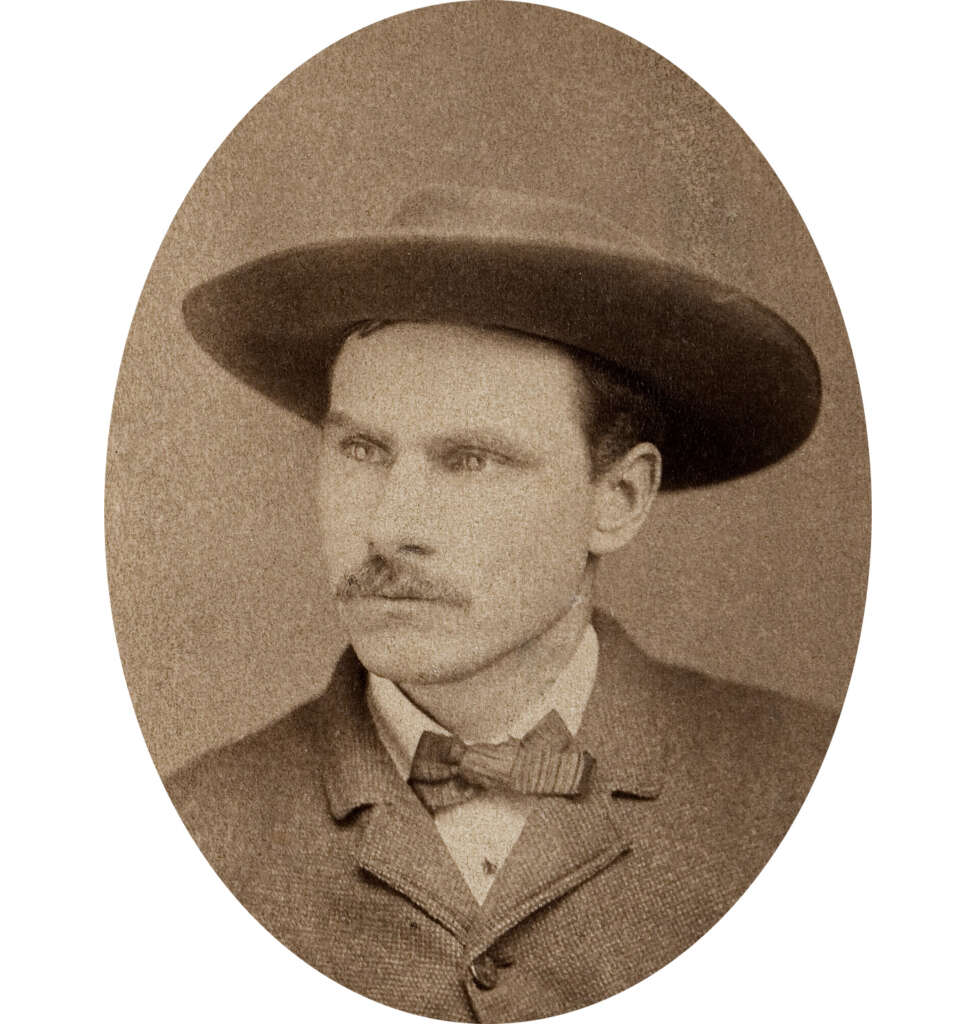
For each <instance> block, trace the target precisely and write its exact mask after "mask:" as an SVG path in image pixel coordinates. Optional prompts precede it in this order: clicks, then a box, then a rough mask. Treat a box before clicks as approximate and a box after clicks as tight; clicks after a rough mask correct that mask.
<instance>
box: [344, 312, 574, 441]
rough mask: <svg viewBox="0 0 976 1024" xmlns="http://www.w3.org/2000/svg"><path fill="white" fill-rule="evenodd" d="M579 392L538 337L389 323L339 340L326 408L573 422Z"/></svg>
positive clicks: (570, 373) (566, 362)
mask: <svg viewBox="0 0 976 1024" xmlns="http://www.w3.org/2000/svg"><path fill="white" fill-rule="evenodd" d="M579 387H580V382H579V377H578V374H577V373H576V370H575V367H574V364H573V361H572V359H571V358H570V356H569V355H568V354H567V353H566V352H565V351H564V350H563V349H562V348H561V347H560V346H558V345H555V344H553V343H551V342H547V341H545V340H543V339H538V338H533V337H531V336H529V335H524V334H520V333H518V332H516V331H510V330H506V329H504V328H496V327H480V326H473V325H467V324H451V323H442V322H431V323H419V322H394V323H388V324H382V325H379V326H370V327H368V328H366V329H365V330H363V331H356V332H354V333H353V334H351V335H350V336H349V338H348V339H347V340H346V341H345V343H344V344H343V346H342V349H341V351H340V353H339V355H338V357H337V358H336V362H335V367H334V369H333V374H332V386H331V403H332V404H333V405H341V406H342V408H343V410H344V411H346V412H352V413H355V412H357V411H361V410H365V409H371V410H376V409H382V408H385V407H389V408H396V409H398V410H402V409H404V408H406V407H411V406H419V407H421V408H425V409H426V410H427V411H428V412H429V414H430V415H431V416H432V417H440V416H446V415H455V416H466V417H470V418H472V419H475V420H477V419H481V418H487V419H494V418H496V417H497V416H498V415H512V414H513V412H514V411H516V410H520V411H522V412H524V413H526V414H531V413H532V412H533V410H534V411H536V412H537V413H538V414H540V415H543V416H545V415H547V416H550V417H552V416H561V415H562V416H565V417H566V418H567V419H569V420H570V421H573V422H575V421H576V420H577V419H578V409H579ZM528 418H531V415H529V416H528Z"/></svg>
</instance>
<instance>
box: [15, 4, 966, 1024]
mask: <svg viewBox="0 0 976 1024" xmlns="http://www.w3.org/2000/svg"><path fill="white" fill-rule="evenodd" d="M404 6H405V5H404V4H403V3H402V0H401V2H400V3H391V2H379V0H359V2H358V3H355V4H341V5H338V10H333V9H330V5H328V4H326V3H303V2H299V0H275V2H274V3H262V4H249V3H243V2H238V3H230V2H224V0H219V2H218V0H214V2H209V3H208V2H206V0H196V2H195V3H187V2H182V0H175V2H170V3H167V4H165V5H163V4H160V5H149V4H132V3H129V4H123V3H114V4H113V3H97V2H94V3H88V4H69V3H62V4H48V5H34V7H32V8H31V10H30V11H29V12H27V5H20V6H19V9H18V13H16V14H14V15H13V16H11V14H10V13H9V12H8V14H7V17H6V18H5V22H6V27H5V31H4V36H5V38H4V42H3V49H4V60H3V61H2V62H0V63H2V74H3V76H4V82H3V86H4V88H3V104H4V108H5V111H4V117H3V125H4V128H3V134H2V136H0V138H3V140H4V151H5V157H4V160H3V164H2V165H0V173H2V174H3V177H4V190H3V196H4V208H5V213H4V227H5V231H4V241H5V244H4V246H3V251H2V257H0V258H2V260H3V263H4V268H3V275H2V280H3V282H4V297H3V307H2V309H3V321H2V322H3V341H2V346H3V347H2V353H3V356H2V358H3V362H2V364H0V365H2V368H3V378H2V380H3V384H4V395H5V400H4V402H3V403H2V412H3V418H4V438H5V445H4V449H5V457H6V473H5V480H6V487H5V501H4V510H5V513H6V514H5V516H4V524H5V525H4V536H5V540H6V545H5V547H6V562H7V565H8V566H9V568H8V569H7V572H6V573H5V583H6V586H5V588H4V602H5V609H4V615H3V623H4V638H5V641H4V643H5V647H6V650H7V652H8V653H7V657H6V659H5V662H4V664H5V672H4V676H5V678H4V683H5V686H4V694H5V704H6V706H5V714H4V717H3V726H4V728H3V740H2V743H0V758H2V770H0V780H2V782H0V785H2V787H3V807H4V815H3V821H4V823H5V827H4V836H5V839H4V842H3V846H2V848H0V849H2V853H0V856H2V857H3V861H4V864H3V874H2V878H3V882H4V889H5V893H6V895H5V898H4V906H3V911H2V920H3V927H2V932H0V934H2V935H3V937H4V943H5V945H6V946H7V948H6V950H5V952H4V953H3V958H2V960H0V963H2V973H3V977H4V982H3V985H2V989H0V992H2V994H0V1014H2V1015H3V1017H4V1018H5V1019H7V1020H11V1021H18V1022H19V1021H61V1020H66V1019H70V1020H88V1019H93V1020H95V1019H97V1020H99V1021H107V1022H115V1021H133V1020H135V1021H140V1022H155V1021H160V1022H163V1021H166V1022H168V1021H173V1020H180V1021H184V1022H190V1024H193V1022H197V1021H212V1020H234V1019H236V1020H240V1021H269V1020H275V1021H291V1020H299V1019H302V1020H307V1019H310V1020H344V1019H346V1018H347V1017H355V1018H356V1019H357V1020H362V1021H366V1022H372V1021H380V1022H390V1021H393V1020H395V1019H397V1018H401V1017H402V1018H403V1019H406V1018H405V1017H403V1015H401V1014H399V1013H397V1012H395V1011H392V1010H387V1009H384V1008H382V1007H378V1006H376V1005H375V1004H372V1003H369V1002H367V1001H365V1000H363V999H362V998H361V997H358V996H354V995H352V994H350V993H348V992H346V991H345V990H342V989H340V988H339V987H338V986H336V985H334V984H332V983H331V982H329V981H327V980H326V979H324V978H323V977H322V976H321V975H319V974H318V973H317V972H315V971H313V970H312V969H311V968H309V967H307V966H306V965H304V964H303V963H301V962H300V961H299V960H297V959H296V958H295V957H294V956H293V955H292V954H290V953H288V952H287V951H286V950H285V949H284V948H283V947H281V946H280V945H279V944H278V943H277V942H276V941H275V940H274V939H272V938H271V937H270V936H269V935H267V934H266V933H265V932H264V931H263V930H262V929H261V928H260V927H258V926H257V925H256V924H254V922H253V921H252V920H251V919H250V917H249V916H248V915H247V913H246V912H245V911H244V910H243V909H241V907H240V906H239V905H238V904H237V902H236V901H235V900H234V899H233V897H232V896H230V894H229V893H228V892H227V891H226V890H225V889H224V887H223V886H222V885H221V884H219V883H218V882H217V880H216V877H215V876H214V875H213V874H212V873H211V872H210V870H209V868H206V867H205V866H204V864H203V861H202V859H201V858H200V856H199V854H198V853H197V851H196V849H195V848H194V847H193V845H192V843H191V841H190V839H189V837H188V836H187V834H186V833H185V831H184V830H183V829H182V828H181V826H180V823H179V820H178V819H177V817H176V814H175V812H174V811H173V809H172V807H171V806H170V805H169V803H168V801H167V800H166V797H165V794H164V793H163V790H162V786H161V784H160V782H159V780H158V777H157V776H156V773H155V770H154V768H153V766H152V764H151V762H150V760H149V757H148V755H147V754H146V752H145V747H144V745H143V741H142V738H141V735H140V733H139V730H138V727H137V725H136V722H135V718H134V715H133V712H132V709H131V705H130V704H129V701H128V696H127V691H126V689H125V685H124V682H123V679H122V673H121V668H120V665H119V661H118V654H117V650H116V647H115V643H114V636H113V630H112V622H111V614H110V610H109V604H108V592H107V585H106V581H105V569H104V553H103V541H102V507H101V498H102V482H103V472H104V458H105V445H106V441H107V433H108V423H109V415H110V411H111V404H112V394H113V390H114V383H115V375H116V373H117V370H118V363H119V359H120V357H121V354H122V348H123V345H124V341H125V336H126V332H127V330H128V325H129V321H130V319H131V317H132V314H133V311H134V308H135V303H136V301H137V299H138V296H139V292H140V290H141V288H142V285H143V282H144V280H145V277H146V275H147V273H148V270H149V266H150V263H151V261H152V258H153V256H154V254H155V250H156V248H157V246H158V245H159V243H160V241H161V240H162V238H163V235H164V234H165V231H166V229H167V227H168V224H169V221H170V219H171V217H172V216H173V214H174V213H175V211H176V209H177V207H178V206H179V204H180V202H181V201H182V199H183V196H184V194H185V193H186V191H187V190H188V189H189V187H190V185H191V184H192V182H193V180H194V178H195V177H196V175H197V174H198V173H199V171H200V170H201V168H202V167H203V165H204V163H205V162H206V160H207V159H208V158H209V156H210V154H211V153H212V151H213V150H214V149H215V148H216V146H217V145H218V143H219V142H220V140H221V139H222V138H223V137H224V135H226V133H227V132H228V131H229V130H230V129H231V128H232V127H233V125H234V124H235V123H236V122H237V121H238V120H239V119H240V118H241V117H242V116H243V115H244V114H245V113H246V112H247V109H248V108H249V107H250V106H251V105H253V104H254V103H255V102H257V100H259V99H260V98H261V96H262V95H263V94H264V93H265V92H266V91H267V90H268V89H270V88H271V87H272V86H274V85H275V84H276V83H277V82H278V81H279V80H280V79H281V78H282V77H283V76H284V75H285V74H287V73H288V72H290V71H291V70H292V69H293V68H294V67H295V66H297V65H298V64H299V63H300V62H302V61H304V60H305V59H307V58H308V57H310V56H312V55H313V54H314V53H315V52H316V51H318V50H320V49H322V48H323V47H325V46H326V45H328V44H330V43H332V42H334V41H335V40H336V39H338V38H341V37H342V36H343V35H346V34H347V33H349V32H351V31H354V30H355V29H357V28H360V27H363V26H364V25H366V24H368V23H370V22H372V21H375V20H377V19H379V18H381V17H386V16H389V15H391V14H394V13H398V12H399V11H400V10H403V9H404ZM562 6H563V7H565V8H567V9H570V10H575V11H577V12H579V13H583V14H587V15H589V16H591V17H595V18H598V19H599V20H601V21H603V22H605V23H607V24H610V25H612V26H613V27H615V28H618V29H620V30H622V31H624V32H627V33H628V34H630V35H633V36H635V37H636V38H638V39H640V40H641V41H642V42H644V43H645V44H647V45H649V46H651V47H652V48H654V49H656V50H658V51H659V52H660V53H662V54H663V55H664V56H666V57H667V58H668V59H670V60H671V61H672V62H674V63H676V64H677V65H678V66H679V67H680V68H682V69H683V70H684V71H685V72H687V73H688V74H689V75H691V76H692V77H693V78H694V79H695V80H696V81H697V82H698V83H699V84H700V85H702V86H703V87H704V88H705V89H707V90H708V91H709V92H710V93H711V94H712V95H713V96H714V97H715V98H716V99H717V100H718V101H719V102H720V103H722V104H723V106H725V108H726V109H727V110H728V111H729V112H730V113H731V114H732V115H733V116H734V117H735V118H736V119H737V120H738V121H739V123H740V124H741V125H742V127H743V128H744V129H745V131H746V132H747V133H748V134H749V135H750V136H751V137H752V139H753V141H754V142H755V143H756V145H757V146H758V147H759V149H760V150H761V151H762V153H763V154H764V155H765V157H766V158H767V159H768V160H769V161H770V163H771V164H772V166H773V167H774V169H775V170H776V171H777V172H778V174H779V175H780V177H781V179H782V180H783V182H784V184H785V186H786V188H787V190H788V191H789V193H790V195H791V196H792V198H793V201H794V202H795V203H796V205H797V207H798V208H799V210H800V212H801V214H802V215H803V217H804V218H805V221H806V224H807V226H808V228H809V229H810V232H811V234H812V235H813V237H814V240H815V241H816V243H817V245H818V246H819V249H820V252H821V255H822V257H823V260H824V263H825V264H826V266H827V269H828V271H829V273H830V275H831V279H832V281H833V285H834V288H835V291H836V293H837V296H838V299H839V301H840V304H841V308H842V310H843V312H844V315H845V318H846V322H847V327H848V331H849V333H850V336H851V339H852V343H853V347H854V354H855V358H856V360H857V364H858V370H859V373H860V379H861V385H862V389H863V393H864V402H865V408H866V413H867V419H868V430H869V438H870V444H871V456H872V472H873V489H874V502H875V532H874V542H873V543H874V547H873V555H872V564H871V579H870V589H869V596H868V610H867V618H866V622H865V627H864V633H863V637H862V643H861V649H860V653H859V655H858V660H857V665H856V668H855V672H854V678H853V683H852V687H851V691H850V695H849V698H848V701H847V704H846V706H845V710H844V713H843V716H842V718H841V723H840V726H839V728H838V731H837V735H836V738H835V740H834V743H833V745H832V747H831V750H830V752H829V754H828V756H827V760H826V762H825V765H824V768H823V770H822V772H821V775H820V778H819V780H818V782H817V783H816V785H815V787H814V789H813V791H812V794H811V796H810V798H809V799H808V801H807V805H806V807H805V808H804V811H803V813H802V814H801V815H800V818H799V819H798V821H797V823H796V825H795V826H794V827H793V829H792V831H791V833H790V835H789V836H788V838H787V840H786V841H785V842H784V844H783V845H782V847H781V848H780V850H779V851H778V852H777V854H776V855H775V856H774V858H773V860H772V862H771V863H770V865H769V866H768V868H767V869H766V870H765V871H764V872H763V874H762V875H761V876H760V879H759V880H758V881H757V882H756V883H755V884H754V885H753V887H752V888H751V889H750V890H749V892H748V893H747V894H746V895H745V897H743V899H742V900H741V901H740V902H739V903H738V904H737V905H736V907H735V908H734V909H733V910H732V911H731V913H730V914H729V915H728V917H727V918H726V919H725V920H723V921H722V922H721V923H720V924H719V925H718V926H717V927H716V928H715V929H713V930H712V931H711V932H710V933H709V934H708V935H707V936H706V937H705V938H703V939H702V940H701V941H700V942H699V943H698V944H697V945H696V946H695V947H693V948H692V949H691V950H690V951H689V952H687V953H686V954H684V955H683V956H682V957H680V958H679V959H678V960H677V961H676V962H675V963H673V964H672V965H671V966H669V967H668V968H667V969H666V970H664V971H663V972H661V973H660V974H658V975H657V976H655V977H654V978H652V979H650V980H649V981H648V982H645V983H644V984H643V985H640V986H637V987H636V988H634V989H631V990H629V991H628V992H626V993H624V994H622V995H620V996H618V997H616V998H615V999H613V1000H611V1001H609V1002H608V1003H605V1004H602V1005H600V1006H598V1007H595V1008H591V1009H589V1010H584V1011H581V1012H580V1013H579V1014H578V1015H577V1018H576V1019H578V1020H580V1021H581V1022H586V1024H595V1022H596V1024H600V1022H608V1021H620V1020H644V1019H657V1020H664V1021H669V1022H672V1021H674V1022H686V1021H687V1022H697V1021H711V1020H713V1019H715V1018H717V1017H720V1018H721V1019H723V1020H733V1021H737V1020H748V1021H750V1022H756V1024H758V1022H779V1021H783V1020H789V1021H791V1022H804V1021H817V1022H820V1021H823V1020H825V1019H826V1020H834V1021H863V1020H885V1021H902V1020H904V1021H917V1020H920V1019H930V1020H936V1021H956V1020H963V1019H972V1014H973V1005H974V999H973V995H972V991H973V984H972V982H971V981H970V978H971V976H972V972H973V968H972V959H973V957H972V953H973V952H974V947H976V943H974V942H973V939H972V934H973V913H974V911H976V906H974V904H973V886H972V882H971V875H972V868H973V861H974V860H976V857H974V853H976V851H974V848H973V846H974V844H973V842H972V839H971V838H970V835H969V831H970V828H969V826H970V822H971V821H972V820H973V817H974V815H973V810H972V808H973V792H972V790H973V783H974V774H976V773H974V771H973V767H972V763H973V758H972V755H971V754H970V748H971V733H972V731H973V711H974V709H976V701H974V698H973V683H974V675H976V673H974V671H973V666H972V661H971V660H970V659H969V657H968V655H969V650H968V648H969V646H970V637H971V634H972V626H971V619H972V617H973V611H974V602H973V597H972V585H971V579H972V573H973V570H974V567H973V565H972V553H973V552H972V542H971V539H970V538H971V534H972V520H973V512H972V504H971V495H972V490H973V489H972V487H971V484H970V477H971V472H972V462H973V459H972V455H971V452H972V440H971V439H972V438H973V436H974V431H973V426H972V415H971V406H972V404H973V401H972V392H973V372H974V360H973V356H972V348H973V341H974V330H973V325H972V319H971V315H970V307H971V305H972V295H973V286H972V281H971V278H972V272H973V269H974V268H973V263H974V261H973V257H972V248H973V232H974V227H976V225H974V223H973V203H972V199H971V193H972V189H973V185H972V181H971V180H970V179H971V178H972V176H973V173H974V172H973V161H972V157H971V153H970V152H969V149H970V146H971V139H972V136H973V120H974V117H973V110H972V108H973V101H974V95H973V93H974V82H973V75H972V72H971V70H970V66H971V54H970V42H971V40H972V38H973V33H972V28H971V26H969V25H968V17H967V13H966V12H967V5H965V4H963V3H961V2H960V3H958V4H951V3H948V2H941V3H940V2H932V3H928V4H925V5H918V6H917V7H916V8H914V9H911V8H910V6H909V5H907V4H897V3H871V2H864V3H854V2H853V0H847V2H846V3H840V2H834V0H821V2H819V3H817V4H799V3H792V4H788V3H783V2H782V0H781V2H780V3H762V2H759V0H744V2H740V3H719V2H714V3H711V2H705V0H684V2H677V0H668V2H666V3H657V2H646V3H640V4H637V3H634V4H629V3H624V2H621V0H602V2H600V3H596V2H594V0H587V2H585V3H570V2H566V3H563V4H562ZM11 229H12V230H11ZM3 1004H7V1005H6V1007H4V1005H3Z"/></svg>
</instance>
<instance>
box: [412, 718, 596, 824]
mask: <svg viewBox="0 0 976 1024" xmlns="http://www.w3.org/2000/svg"><path fill="white" fill-rule="evenodd" d="M572 740H573V736H572V733H570V731H569V729H568V728H567V727H566V723H565V722H564V721H563V720H562V718H560V717H559V714H558V713H557V712H555V711H550V712H549V714H548V715H546V717H545V718H543V720H542V721H541V722H540V723H539V724H538V725H537V726H536V727H535V728H534V729H533V730H532V731H531V732H529V733H526V735H525V737H524V739H521V740H516V739H507V740H505V742H504V743H471V744H468V743H464V742H463V741H462V740H459V739H458V738H457V737H456V736H444V735H442V734H441V733H436V732H425V733H424V734H423V735H422V736H421V737H420V742H419V743H418V744H417V751H416V753H415V754H414V757H413V764H412V765H411V767H410V779H409V781H410V785H411V786H413V789H414V792H415V793H416V794H417V796H418V797H419V798H420V801H421V803H423V805H424V806H425V807H426V808H427V809H428V810H429V811H432V812H433V811H437V810H440V809H442V808H444V807H450V806H452V805H453V804H459V803H464V801H465V800H470V799H471V798H472V797H473V796H474V795H475V794H476V793H478V792H479V791H483V790H486V789H491V790H500V791H503V792H507V793H521V794H526V795H532V796H578V795H579V794H580V793H582V792H583V791H584V789H585V787H586V783H587V780H588V778H589V775H590V771H591V769H592V767H593V758H592V757H591V756H590V754H588V753H587V752H585V751H583V752H579V751H575V750H571V749H569V748H570V747H571V745H572Z"/></svg>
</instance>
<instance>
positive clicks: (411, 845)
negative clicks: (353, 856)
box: [321, 649, 480, 938]
mask: <svg viewBox="0 0 976 1024" xmlns="http://www.w3.org/2000/svg"><path fill="white" fill-rule="evenodd" d="M364 686H365V673H364V671H363V668H362V666H361V665H360V664H359V662H358V661H357V659H356V657H355V655H354V654H353V652H352V650H351V649H350V650H348V651H346V653H345V654H344V655H343V657H342V658H341V659H340V661H339V663H338V665H337V666H336V669H335V672H334V673H333V677H332V681H331V683H330V684H329V688H328V690H327V691H326V694H325V697H324V698H323V707H322V717H321V722H322V729H321V744H322V745H321V757H322V762H323V766H324V772H323V777H322V781H323V785H324V788H325V793H326V799H327V801H328V805H329V810H330V812H331V814H332V816H333V817H334V818H335V819H336V820H337V821H343V820H346V819H349V818H351V817H352V815H353V814H354V813H355V812H357V811H361V812H362V813H363V820H362V821H361V822H360V825H361V826H362V837H361V842H360V847H359V854H358V859H359V866H360V867H361V868H362V869H363V870H364V871H367V872H368V873H369V874H371V875H373V876H374V877H375V878H378V879H379V880H380V881H382V882H384V883H385V884H386V885H388V886H389V887H390V888H392V889H394V890H395V891H396V892H398V893H399V894H400V895H401V896H403V897H405V898H406V899H408V900H410V901H411V902H412V903H414V904H415V905H416V906H418V907H419V908H420V909H421V910H423V911H424V913H426V914H428V915H429V916H430V917H432V918H433V919H434V920H435V921H438V922H439V923H440V924H442V925H443V926H444V927H445V928H447V929H448V930H449V931H450V932H451V933H452V934H454V935H455V936H457V937H458V938H462V937H463V936H465V935H467V933H468V932H469V931H470V929H471V927H472V922H473V921H474V919H475V918H476V916H477V915H478V913H479V911H480V908H479V907H478V904H477V902H476V901H475V899H474V897H473V896H472V895H471V891H470V890H469V889H468V887H467V885H466V884H465V881H464V879H463V878H462V877H461V874H460V872H459V871H458V869H457V865H456V864H455V863H454V861H453V860H452V859H451V856H450V854H449V853H448V851H447V847H445V845H444V843H443V841H442V840H441V837H440V834H439V833H438V831H437V827H436V826H435V824H434V821H433V818H432V817H431V816H430V814H429V813H428V812H427V811H426V810H425V808H424V807H423V805H422V804H421V803H420V801H419V800H418V799H417V797H416V796H415V795H414V793H413V791H412V790H411V789H410V788H409V787H408V786H407V785H406V784H405V783H404V782H403V780H402V779H401V778H400V777H399V775H397V772H396V769H395V768H394V766H393V762H392V761H391V760H390V758H389V755H388V754H387V753H386V750H385V749H384V748H383V745H382V742H381V741H380V739H379V736H378V735H377V733H376V729H375V727H374V726H373V722H372V720H371V718H370V715H369V709H368V708H367V706H366V701H365V699H364V697H363V688H364Z"/></svg>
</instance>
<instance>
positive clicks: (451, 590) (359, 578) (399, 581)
mask: <svg viewBox="0 0 976 1024" xmlns="http://www.w3.org/2000/svg"><path fill="white" fill-rule="evenodd" d="M335 596H336V598H337V599H338V600H339V601H355V600H356V599H357V598H364V597H385V598H388V599H393V600H413V601H436V602H438V603H440V604H447V605H452V606H453V607H456V608H467V607H468V605H469V604H470V603H471V601H470V598H469V597H468V595H467V594H466V593H465V592H464V591H462V590H460V589H459V588H458V587H455V586H454V585H453V584H452V583H448V582H447V580H442V579H437V578H436V577H432V576H428V575H427V574H426V573H423V572H421V571H420V570H419V569H417V567H416V566H414V565H411V564H410V563H409V562H404V561H401V560H399V559H393V558H388V557H386V556H385V555H371V556H370V557H369V558H367V559H366V561H365V562H363V564H362V565H361V566H360V567H359V568H358V569H357V570H356V571H355V572H351V573H350V574H349V575H348V576H345V577H344V578H343V579H341V580H340V581H339V583H338V585H337V586H336V588H335Z"/></svg>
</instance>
